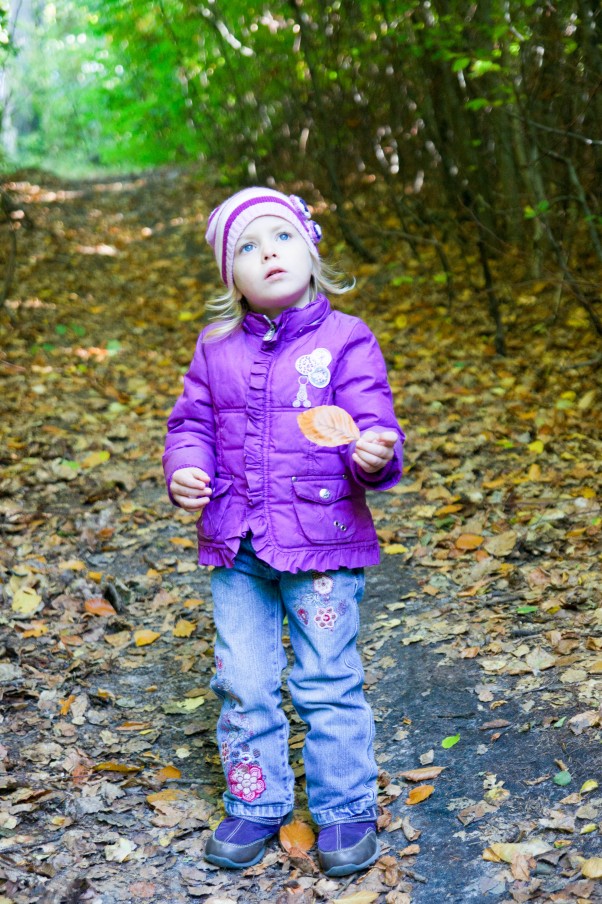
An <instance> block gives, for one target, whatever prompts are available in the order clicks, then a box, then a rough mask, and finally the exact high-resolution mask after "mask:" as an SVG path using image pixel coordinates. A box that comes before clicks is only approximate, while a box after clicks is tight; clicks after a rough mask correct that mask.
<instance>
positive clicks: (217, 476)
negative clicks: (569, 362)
mask: <svg viewBox="0 0 602 904" xmlns="http://www.w3.org/2000/svg"><path fill="white" fill-rule="evenodd" d="M310 217H311V215H310V213H309V210H308V208H307V206H306V205H305V203H304V202H303V201H302V200H301V199H300V198H298V197H296V196H294V195H291V196H290V197H288V196H286V195H284V194H281V193H280V192H277V191H273V190H271V189H267V188H249V189H245V190H243V191H241V192H238V193H237V194H235V195H234V196H233V197H231V198H229V199H228V200H227V201H225V202H224V203H223V204H222V205H221V206H220V207H218V208H216V210H214V211H213V213H212V214H211V216H210V218H209V223H208V230H207V241H208V242H209V244H210V245H211V247H212V248H213V251H214V253H215V257H216V260H217V264H218V266H219V268H220V272H221V276H222V279H223V281H224V283H225V285H226V287H227V289H228V295H227V296H226V298H225V301H224V299H223V298H222V299H221V300H220V301H221V303H220V304H217V305H214V307H217V308H218V309H219V310H220V313H221V317H220V319H219V321H218V323H217V325H213V326H210V327H207V328H206V329H204V330H203V331H202V333H201V335H200V337H199V341H198V344H197V348H196V353H195V355H194V358H193V360H192V364H191V366H190V370H189V371H188V374H187V375H186V377H185V379H184V391H183V393H182V395H181V396H180V398H179V400H178V401H177V403H176V405H175V407H174V410H173V412H172V414H171V416H170V418H169V421H168V434H167V439H166V446H165V455H164V458H163V463H164V468H165V476H166V481H167V486H168V488H169V493H170V497H171V499H172V501H173V502H174V503H175V504H176V505H179V506H181V507H182V508H184V509H185V510H186V511H188V512H199V513H200V514H201V517H200V519H199V522H198V535H199V562H200V563H201V564H204V565H212V566H213V570H212V572H211V589H212V596H213V605H214V619H215V625H216V628H217V637H216V642H215V662H216V674H215V676H214V678H213V680H212V682H211V686H212V688H213V690H214V691H215V692H216V694H218V695H219V697H220V698H221V699H222V700H223V706H222V710H221V714H220V717H219V720H218V725H217V737H218V743H219V749H220V754H221V759H222V764H223V769H224V774H225V778H226V783H227V791H226V792H225V794H224V804H225V810H226V813H227V816H226V818H225V819H224V820H223V821H222V822H221V823H220V825H219V826H218V828H217V829H216V830H215V832H214V833H213V835H212V836H211V837H210V839H209V841H208V843H207V846H206V851H205V857H206V859H207V860H208V861H210V862H211V863H215V864H218V865H219V866H224V867H230V868H244V867H248V866H251V865H253V864H255V863H257V862H259V860H260V859H261V858H262V857H263V855H264V854H265V851H266V846H267V843H268V842H269V840H270V839H271V838H273V837H274V836H275V835H276V834H277V833H278V830H279V828H280V827H281V826H282V825H283V824H285V823H286V822H288V821H289V820H290V818H291V813H292V810H293V805H294V799H293V786H294V775H293V772H292V769H291V767H290V765H289V759H288V730H289V726H288V721H287V719H286V717H285V715H284V713H283V710H282V701H281V693H280V692H281V673H282V670H283V668H284V667H285V665H286V656H285V653H284V650H283V646H282V625H283V620H284V618H285V616H286V617H287V618H288V627H289V632H290V639H291V645H292V648H293V651H294V665H293V668H292V671H291V673H290V677H289V679H288V685H289V688H290V692H291V697H292V701H293V704H294V706H295V709H296V710H297V712H298V713H299V715H300V716H301V718H302V719H303V721H304V722H306V723H307V736H306V739H305V749H304V763H305V772H306V779H307V794H308V799H309V807H310V811H311V814H312V817H313V819H314V821H315V823H316V824H317V825H318V827H319V828H320V834H319V838H318V856H319V860H320V864H321V866H322V868H323V870H324V871H325V872H326V874H327V875H328V876H343V875H347V874H349V873H353V872H356V871H358V870H361V869H364V868H365V867H367V866H369V865H370V864H371V863H373V862H374V861H375V860H376V859H377V857H378V854H379V843H378V841H377V838H376V815H377V808H376V775H377V768H376V764H375V761H374V756H373V752H372V739H373V735H374V723H373V718H372V713H371V711H370V708H369V706H368V704H367V702H366V700H365V698H364V695H363V690H362V685H363V677H364V675H363V670H362V665H361V661H360V657H359V655H358V652H357V650H356V638H357V635H358V629H359V614H358V606H359V603H360V600H361V598H362V594H363V589H364V574H363V567H364V566H365V565H375V564H376V563H377V562H378V560H379V547H378V541H377V537H376V533H375V530H374V526H373V523H372V518H371V516H370V512H369V510H368V508H367V505H366V501H365V491H366V489H378V490H383V489H387V488H388V487H391V486H393V485H394V484H395V483H397V481H398V480H399V478H400V476H401V465H402V443H403V440H404V436H403V433H402V432H401V431H400V429H399V427H398V425H397V421H396V418H395V415H394V413H393V405H392V399H391V391H390V389H389V386H388V383H387V375H386V369H385V364H384V361H383V357H382V355H381V352H380V350H379V347H378V344H377V342H376V339H375V338H374V336H373V335H372V333H371V332H370V330H369V329H368V328H367V327H366V325H365V324H364V323H363V322H362V321H361V320H359V319H358V318H357V317H351V316H349V315H347V314H341V313H338V312H337V311H334V310H332V309H331V307H330V304H329V302H328V299H327V298H326V297H325V296H324V295H323V294H321V290H322V289H324V288H327V289H328V290H329V291H335V292H336V291H339V292H340V291H342V290H341V288H340V287H337V285H336V284H334V283H333V282H332V281H331V280H329V279H328V278H327V277H326V276H325V275H324V268H323V265H322V264H321V261H320V257H319V255H318V251H317V248H316V245H317V243H318V242H319V240H320V235H321V233H320V229H319V227H318V226H317V224H316V223H314V222H313V221H312V220H311V218H310ZM318 405H337V406H339V407H341V408H343V409H345V410H346V411H347V412H348V413H349V414H350V415H351V417H352V418H353V419H354V420H355V422H356V424H357V426H358V427H359V429H360V431H361V436H360V438H359V439H358V440H357V441H355V442H354V443H351V444H350V445H341V446H338V447H334V448H329V447H321V446H318V445H315V444H314V443H312V442H310V441H309V440H308V439H307V438H306V437H305V435H304V434H303V432H302V431H301V429H300V427H299V424H298V420H297V419H298V416H299V414H300V413H301V412H303V411H306V410H307V409H309V408H312V407H315V406H318Z"/></svg>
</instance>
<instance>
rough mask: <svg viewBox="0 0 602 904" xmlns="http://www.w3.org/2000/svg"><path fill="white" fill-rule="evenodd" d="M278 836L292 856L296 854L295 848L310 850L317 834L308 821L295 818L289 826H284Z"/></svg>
mask: <svg viewBox="0 0 602 904" xmlns="http://www.w3.org/2000/svg"><path fill="white" fill-rule="evenodd" d="M278 837H279V839H280V844H281V845H282V847H283V848H284V850H285V851H286V852H287V853H288V854H291V856H294V855H293V854H292V851H293V849H294V848H298V849H299V850H300V851H309V849H310V848H311V847H313V844H314V842H315V840H316V836H315V835H314V833H313V831H312V830H311V829H310V827H309V826H308V825H307V823H305V822H302V821H301V820H300V819H293V821H292V822H290V823H289V824H288V825H287V826H282V828H281V829H280V832H279V833H278Z"/></svg>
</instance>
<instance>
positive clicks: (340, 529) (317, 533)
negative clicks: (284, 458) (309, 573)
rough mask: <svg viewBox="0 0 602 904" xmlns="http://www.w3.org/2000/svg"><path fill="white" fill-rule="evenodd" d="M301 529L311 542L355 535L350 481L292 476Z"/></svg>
mask: <svg viewBox="0 0 602 904" xmlns="http://www.w3.org/2000/svg"><path fill="white" fill-rule="evenodd" d="M292 482H293V493H294V495H293V505H294V507H295V514H296V516H297V520H298V522H299V526H300V527H301V530H302V531H303V533H304V535H305V536H306V537H307V539H308V540H311V542H312V543H334V542H336V541H337V540H345V539H346V538H347V537H350V536H352V535H353V534H354V533H355V513H354V506H353V500H352V498H351V487H350V486H349V481H348V480H346V479H345V478H344V477H342V476H341V477H293V478H292Z"/></svg>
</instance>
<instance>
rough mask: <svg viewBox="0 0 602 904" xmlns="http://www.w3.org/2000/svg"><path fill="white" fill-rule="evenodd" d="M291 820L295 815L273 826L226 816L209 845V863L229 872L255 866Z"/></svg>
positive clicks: (280, 820)
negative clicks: (272, 840)
mask: <svg viewBox="0 0 602 904" xmlns="http://www.w3.org/2000/svg"><path fill="white" fill-rule="evenodd" d="M291 819H292V814H291V813H289V814H288V815H287V816H284V817H283V818H282V819H273V820H270V821H269V823H262V822H252V821H251V820H250V819H242V818H241V817H239V816H226V818H225V819H222V821H221V822H220V824H219V825H218V827H217V829H216V830H215V832H214V833H213V835H211V837H210V838H209V840H208V841H207V844H206V845H205V860H208V861H209V863H215V864H216V866H224V867H226V868H227V869H246V868H247V867H248V866H255V864H256V863H259V861H260V860H261V858H262V857H263V855H264V854H265V852H266V847H267V844H268V842H269V841H270V840H271V839H272V838H273V837H274V836H275V835H277V834H278V831H279V829H280V826H283V825H286V824H287V823H288V822H290V821H291Z"/></svg>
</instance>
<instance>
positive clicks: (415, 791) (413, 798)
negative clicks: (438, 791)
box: [406, 785, 435, 804]
mask: <svg viewBox="0 0 602 904" xmlns="http://www.w3.org/2000/svg"><path fill="white" fill-rule="evenodd" d="M434 790H435V787H434V785H419V786H418V788H412V790H411V791H410V793H409V794H408V797H407V800H406V804H419V803H420V802H421V801H423V800H426V799H427V797H430V796H431V794H432V793H433V791H434Z"/></svg>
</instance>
